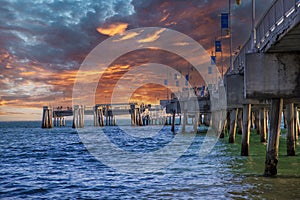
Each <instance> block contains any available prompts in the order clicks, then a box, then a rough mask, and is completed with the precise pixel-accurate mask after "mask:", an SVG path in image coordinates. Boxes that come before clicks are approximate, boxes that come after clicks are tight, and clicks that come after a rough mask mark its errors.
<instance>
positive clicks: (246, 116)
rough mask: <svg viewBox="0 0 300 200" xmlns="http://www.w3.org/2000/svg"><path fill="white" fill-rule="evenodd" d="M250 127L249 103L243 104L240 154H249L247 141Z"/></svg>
mask: <svg viewBox="0 0 300 200" xmlns="http://www.w3.org/2000/svg"><path fill="white" fill-rule="evenodd" d="M250 128H251V104H246V105H243V128H242V130H243V133H242V149H241V156H249V141H250Z"/></svg>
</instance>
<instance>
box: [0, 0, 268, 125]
mask: <svg viewBox="0 0 300 200" xmlns="http://www.w3.org/2000/svg"><path fill="white" fill-rule="evenodd" d="M256 2H257V3H256V14H257V16H256V17H257V19H259V18H260V17H261V16H262V15H263V14H264V13H265V12H266V10H267V9H268V8H269V6H270V5H271V3H272V0H260V1H256ZM228 5H229V4H228V1H226V0H210V1H208V0H166V1H162V0H161V1H159V0H151V1H150V0H97V1H94V0H68V1H62V0H0V89H1V90H0V121H14V120H40V119H41V115H42V114H41V113H42V106H45V105H46V106H47V105H50V106H53V107H57V106H63V107H67V106H72V93H73V86H74V83H75V81H76V75H77V73H78V70H79V69H80V67H81V65H82V63H84V61H85V60H86V58H87V56H88V55H89V53H90V52H91V51H92V50H93V49H94V48H96V47H97V46H98V45H99V44H101V42H103V41H107V40H108V39H109V38H112V37H113V38H117V39H115V43H114V45H116V46H117V45H118V39H119V40H122V39H123V40H124V39H132V38H135V37H138V35H139V34H141V32H143V30H142V31H141V32H138V31H137V32H134V31H133V32H130V34H128V31H130V30H135V29H137V28H140V29H143V28H145V27H160V30H158V31H156V32H146V31H145V32H144V33H143V34H144V36H145V38H143V39H140V40H139V41H140V42H144V43H146V42H149V41H155V40H158V38H160V37H162V35H163V34H165V32H167V30H169V29H170V30H174V31H178V32H179V33H182V34H185V35H186V36H188V37H190V38H192V39H193V40H195V41H196V42H197V43H199V44H200V45H201V46H202V47H203V49H204V50H205V51H206V54H207V55H210V54H211V52H212V51H213V50H214V41H215V40H216V39H219V38H220V35H221V29H220V15H221V13H222V12H228V7H229V6H228ZM231 9H232V16H231V19H232V31H231V34H232V39H233V50H234V51H235V50H236V49H238V47H239V46H240V45H242V44H243V43H244V42H245V41H246V40H247V39H248V38H249V36H250V29H251V1H250V0H242V3H241V5H237V4H236V3H235V1H234V0H232V4H231ZM146 33H147V34H146ZM226 34H227V33H226V31H225V32H224V30H223V31H222V35H223V36H224V35H225V36H224V37H223V39H222V45H223V62H222V61H221V59H220V53H217V55H216V56H217V66H218V68H219V69H221V66H223V67H224V68H227V67H228V62H229V59H228V56H229V37H228V36H226ZM164 41H165V43H167V41H168V39H166V40H164ZM162 43H164V42H162ZM181 45H184V42H183V43H181ZM105 51H106V50H104V52H105ZM107 51H110V50H107ZM110 53H112V54H113V53H114V52H110ZM100 54H101V53H100ZM102 58H103V55H102V57H101V55H100V57H99V59H100V60H101V59H102ZM104 60H105V58H104ZM147 63H160V64H163V65H165V66H169V67H171V68H173V69H176V70H177V71H178V72H179V74H181V75H182V76H184V75H185V74H186V73H189V74H190V82H191V85H192V86H201V85H203V84H205V83H204V82H203V77H201V75H199V74H197V73H195V72H194V71H193V67H192V66H191V64H190V63H189V62H188V61H187V60H186V59H184V58H182V57H180V56H178V55H177V54H175V53H172V52H169V51H165V50H163V49H158V48H148V49H137V50H133V51H130V52H126V53H125V54H124V55H120V56H119V57H117V58H115V60H113V62H112V63H110V65H109V66H108V67H107V69H106V70H105V71H103V72H101V75H102V77H101V79H100V80H97V79H95V80H94V79H93V81H94V82H96V83H97V88H96V95H95V102H96V103H106V102H109V101H110V99H111V96H112V94H113V92H112V91H113V88H114V87H115V86H116V85H117V86H119V85H120V84H121V82H120V84H119V80H121V79H122V77H124V75H126V74H127V75H128V77H129V79H131V80H138V81H137V82H139V81H141V82H139V83H142V80H144V79H146V78H148V79H149V77H151V76H150V75H146V74H145V73H144V72H143V71H142V70H136V71H137V72H136V73H135V74H134V75H132V74H131V75H130V74H129V73H128V72H130V70H132V69H138V68H137V67H141V66H142V67H143V66H144V65H145V64H147ZM95 65H97V64H95ZM139 69H143V68H139ZM93 73H100V72H97V71H96V72H95V71H94V72H93ZM163 76H173V75H172V74H171V75H170V74H168V72H166V74H163ZM128 77H127V78H128ZM90 80H91V79H90V78H89V77H88V76H87V78H86V79H85V80H83V82H89V81H90ZM161 80H162V82H159V81H156V82H155V81H153V83H149V84H142V85H140V87H138V88H137V89H136V90H135V92H133V93H132V94H130V95H131V96H130V98H131V101H144V102H147V103H158V100H159V99H162V98H166V93H167V94H169V93H170V92H171V91H167V89H166V87H164V82H163V80H164V78H161ZM118 84H119V85H118ZM168 84H174V83H168ZM183 84H184V83H183ZM123 85H124V83H123ZM125 85H126V84H125ZM121 88H122V87H121ZM122 91H123V92H124V95H126V90H125V89H123V90H122ZM122 95H123V94H122Z"/></svg>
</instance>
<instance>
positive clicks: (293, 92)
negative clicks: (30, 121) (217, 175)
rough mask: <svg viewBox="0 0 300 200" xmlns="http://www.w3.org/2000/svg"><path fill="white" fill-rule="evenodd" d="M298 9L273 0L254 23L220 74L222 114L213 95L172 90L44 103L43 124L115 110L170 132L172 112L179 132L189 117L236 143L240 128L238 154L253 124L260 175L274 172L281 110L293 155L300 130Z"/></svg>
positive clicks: (106, 117)
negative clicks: (151, 101)
mask: <svg viewBox="0 0 300 200" xmlns="http://www.w3.org/2000/svg"><path fill="white" fill-rule="evenodd" d="M299 10H300V1H299V0H275V1H274V2H273V4H272V6H271V7H270V8H269V10H268V11H267V12H266V14H265V15H264V16H263V17H262V18H261V19H260V20H259V22H258V24H257V25H256V26H255V27H254V30H253V33H252V35H251V37H250V38H249V39H248V40H247V41H246V42H245V44H244V45H243V46H242V47H241V49H240V50H239V52H238V54H237V55H236V57H235V58H234V61H233V63H232V66H230V68H229V69H228V70H227V71H226V73H225V75H224V80H223V83H224V86H225V89H226V98H227V110H226V111H225V113H222V112H221V115H226V118H225V120H220V119H221V118H220V116H217V115H215V114H214V113H213V112H212V110H213V106H212V105H211V98H212V96H206V97H203V96H201V97H199V96H197V95H196V98H197V100H196V101H195V99H194V100H193V102H198V104H197V105H191V104H189V102H190V100H191V98H177V97H176V95H175V96H173V97H172V98H171V99H167V100H163V99H162V100H160V105H156V106H153V105H144V104H143V103H138V102H136V103H130V104H128V103H127V104H97V105H94V106H93V107H85V105H75V106H74V108H73V109H69V110H68V109H61V110H59V109H53V108H51V107H47V106H45V107H43V116H42V128H52V127H53V124H54V126H65V117H66V116H73V126H72V127H73V128H84V116H85V115H93V116H94V126H95V127H102V126H115V125H117V116H118V115H125V114H126V115H129V116H130V119H131V125H132V126H143V125H156V124H165V125H171V130H172V131H173V132H174V131H175V129H174V127H175V125H176V124H175V118H176V117H177V118H178V117H179V118H180V123H179V124H180V125H182V131H183V132H184V131H185V127H186V125H187V124H188V121H189V119H191V120H192V126H193V127H194V130H195V131H196V130H197V127H198V126H199V125H200V124H204V125H206V126H211V127H212V128H214V129H215V130H216V132H217V133H218V134H219V135H220V138H224V137H225V135H226V133H228V143H235V139H236V134H242V147H241V152H240V154H241V156H249V155H251V149H250V146H249V141H250V131H251V129H254V130H255V131H256V133H257V134H259V135H260V142H262V143H267V149H266V160H265V170H264V175H265V176H275V175H276V174H277V164H278V146H279V137H280V134H281V121H282V116H283V118H284V119H283V121H284V122H285V127H286V130H287V134H286V139H287V144H286V146H287V156H294V155H296V141H297V140H298V136H299V133H300V125H299V111H300V110H299V108H300V53H299V52H300V14H299ZM210 92H211V91H210ZM203 116H204V118H203ZM52 118H53V119H54V123H53V122H52ZM212 121H214V123H213V124H212Z"/></svg>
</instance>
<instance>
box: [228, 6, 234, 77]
mask: <svg viewBox="0 0 300 200" xmlns="http://www.w3.org/2000/svg"><path fill="white" fill-rule="evenodd" d="M228 15H229V18H228V21H229V34H230V35H229V36H230V39H229V40H230V45H229V53H230V56H229V60H230V62H229V65H230V66H229V67H230V69H231V71H233V64H232V31H231V29H232V28H231V0H229V9H228Z"/></svg>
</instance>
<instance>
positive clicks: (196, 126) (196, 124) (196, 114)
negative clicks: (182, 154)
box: [193, 113, 199, 133]
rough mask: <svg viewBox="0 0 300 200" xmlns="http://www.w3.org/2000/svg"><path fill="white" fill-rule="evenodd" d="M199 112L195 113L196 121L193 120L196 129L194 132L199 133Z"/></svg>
mask: <svg viewBox="0 0 300 200" xmlns="http://www.w3.org/2000/svg"><path fill="white" fill-rule="evenodd" d="M198 116H199V115H198V113H195V118H194V121H193V126H194V127H193V130H194V133H197V131H198V121H199V120H198Z"/></svg>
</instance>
